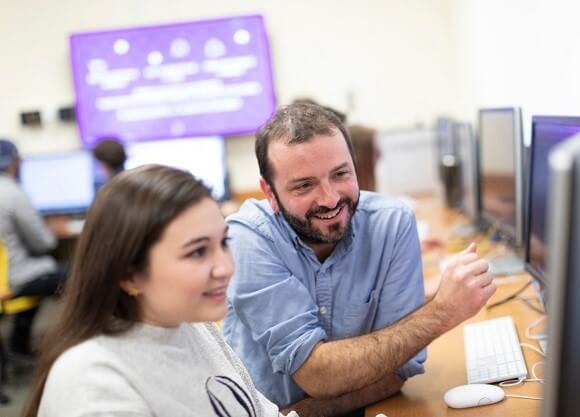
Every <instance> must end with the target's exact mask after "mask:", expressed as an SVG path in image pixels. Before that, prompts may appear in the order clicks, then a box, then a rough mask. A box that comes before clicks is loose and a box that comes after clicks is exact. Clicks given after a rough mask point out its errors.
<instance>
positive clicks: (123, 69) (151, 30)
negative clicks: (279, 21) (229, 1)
mask: <svg viewBox="0 0 580 417" xmlns="http://www.w3.org/2000/svg"><path fill="white" fill-rule="evenodd" d="M70 56H71V64H72V74H73V80H74V90H75V94H76V115H77V121H78V126H79V130H80V136H81V140H82V141H83V143H84V144H85V146H86V147H87V148H92V147H94V145H95V144H96V143H97V142H98V140H99V139H100V138H102V137H116V138H119V139H120V140H122V141H123V142H132V141H140V140H151V139H166V138H178V137H192V136H213V135H217V136H226V135H232V134H240V133H253V132H255V130H256V129H257V128H258V127H260V126H261V125H262V124H264V123H265V122H266V120H267V119H268V118H269V117H270V116H271V115H272V113H273V112H274V110H275V102H276V100H275V94H274V86H273V81H272V65H271V62H270V50H269V43H268V37H267V34H266V29H265V26H264V19H263V17H262V16H259V15H251V16H236V17H230V18H223V19H215V20H204V21H195V22H187V23H176V24H169V25H160V26H148V27H137V28H128V29H119V30H108V31H99V32H91V33H78V34H73V35H71V37H70Z"/></svg>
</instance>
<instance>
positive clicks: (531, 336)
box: [526, 316, 547, 340]
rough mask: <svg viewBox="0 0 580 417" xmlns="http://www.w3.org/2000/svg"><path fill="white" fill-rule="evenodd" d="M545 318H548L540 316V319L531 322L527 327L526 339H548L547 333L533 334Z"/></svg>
mask: <svg viewBox="0 0 580 417" xmlns="http://www.w3.org/2000/svg"><path fill="white" fill-rule="evenodd" d="M545 318H546V316H540V317H539V318H537V319H536V320H534V321H533V322H531V323H530V324H529V325H528V327H526V337H527V338H528V339H532V340H539V339H545V338H546V337H547V336H546V334H545V333H538V334H532V329H533V328H534V327H536V326H537V325H538V324H540V323H541V322H542V321H544V319H545Z"/></svg>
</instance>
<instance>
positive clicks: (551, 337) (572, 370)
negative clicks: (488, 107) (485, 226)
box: [541, 136, 580, 417]
mask: <svg viewBox="0 0 580 417" xmlns="http://www.w3.org/2000/svg"><path fill="white" fill-rule="evenodd" d="M549 177H550V189H549V191H548V218H547V223H548V228H547V232H548V246H549V248H550V252H549V253H548V260H547V274H548V275H549V277H550V278H549V279H550V286H549V288H548V290H549V293H548V298H549V300H548V301H549V302H548V305H547V307H548V352H547V358H546V372H545V375H546V376H545V377H546V384H545V385H544V387H545V388H544V401H543V404H542V413H541V416H543V417H556V416H557V417H573V416H574V417H575V416H577V415H578V408H579V407H580V397H579V396H578V386H580V356H579V355H578V351H579V350H580V331H579V327H578V322H579V321H580V303H578V300H579V299H580V280H579V279H578V277H579V276H580V256H578V255H579V254H580V221H579V219H578V213H579V212H580V136H575V137H574V139H571V140H569V141H566V142H564V143H561V144H559V145H557V146H556V148H554V150H553V151H552V153H551V154H550V156H549Z"/></svg>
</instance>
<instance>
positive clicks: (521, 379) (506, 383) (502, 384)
mask: <svg viewBox="0 0 580 417" xmlns="http://www.w3.org/2000/svg"><path fill="white" fill-rule="evenodd" d="M525 380H526V377H525V376H521V377H519V378H518V379H516V380H513V379H510V380H508V381H502V382H500V383H499V386H500V387H502V388H503V387H515V386H518V385H521V384H522V383H523V382H524V381H525Z"/></svg>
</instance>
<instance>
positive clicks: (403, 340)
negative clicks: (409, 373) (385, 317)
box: [293, 301, 452, 398]
mask: <svg viewBox="0 0 580 417" xmlns="http://www.w3.org/2000/svg"><path fill="white" fill-rule="evenodd" d="M443 311H444V310H443V309H441V308H439V307H438V306H437V304H436V302H435V301H432V302H430V303H428V304H426V305H424V306H423V307H422V308H420V309H418V310H416V311H415V312H413V313H411V314H410V315H408V316H406V317H404V318H403V319H401V320H400V321H398V322H397V323H395V324H393V325H391V326H389V327H386V328H384V329H382V330H378V331H375V332H373V333H370V334H368V335H364V336H360V337H355V338H350V339H343V340H337V341H333V342H327V343H321V344H319V345H317V346H316V347H315V348H314V349H313V351H312V353H311V354H310V357H309V358H308V360H307V362H306V363H305V364H304V365H302V367H301V368H299V369H298V371H297V372H296V373H295V374H294V375H293V378H294V380H295V381H296V382H297V383H298V385H300V386H301V387H302V389H304V391H306V392H307V393H308V394H309V395H310V396H311V397H314V398H334V397H337V396H339V395H342V394H344V393H347V392H351V391H353V390H358V389H361V388H364V387H367V386H369V385H371V384H373V383H375V382H377V381H379V380H381V379H382V378H383V377H384V376H385V375H388V374H393V373H395V371H396V370H397V369H399V368H400V367H401V366H403V365H404V364H405V363H406V362H407V361H408V360H409V359H410V358H412V357H413V356H415V355H416V354H417V353H418V352H419V351H420V350H421V349H423V348H424V347H425V346H427V345H428V344H429V343H431V342H432V341H433V340H434V339H435V338H437V337H438V336H439V335H441V334H443V333H444V332H445V331H447V330H449V329H450V328H451V327H452V324H450V323H448V318H447V316H446V315H445V314H444V313H443Z"/></svg>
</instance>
